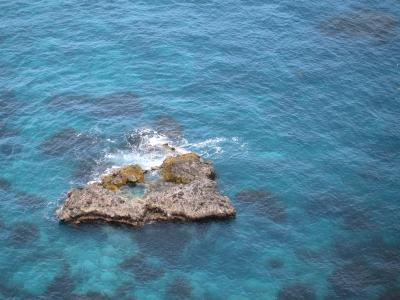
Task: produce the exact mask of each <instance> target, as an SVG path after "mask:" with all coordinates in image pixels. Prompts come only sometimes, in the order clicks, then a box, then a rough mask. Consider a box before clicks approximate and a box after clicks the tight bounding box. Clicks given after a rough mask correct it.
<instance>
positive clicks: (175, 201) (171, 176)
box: [57, 153, 236, 226]
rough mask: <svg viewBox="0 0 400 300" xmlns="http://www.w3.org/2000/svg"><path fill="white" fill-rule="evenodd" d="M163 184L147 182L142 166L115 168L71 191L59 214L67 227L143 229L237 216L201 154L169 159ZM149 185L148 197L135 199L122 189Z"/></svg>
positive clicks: (210, 165) (147, 188)
mask: <svg viewBox="0 0 400 300" xmlns="http://www.w3.org/2000/svg"><path fill="white" fill-rule="evenodd" d="M159 172H160V175H161V176H160V179H158V180H152V181H150V182H146V181H145V179H144V171H143V170H142V169H141V168H140V167H139V166H138V165H130V166H124V167H122V168H119V169H114V170H112V172H111V173H110V174H106V175H104V176H102V177H101V182H96V183H89V184H87V185H86V186H84V187H81V188H74V189H72V190H71V191H69V192H68V194H67V197H66V199H65V202H64V204H63V205H62V206H61V207H60V208H59V209H58V210H57V216H58V218H59V219H60V220H61V221H63V222H70V223H75V224H79V223H82V222H90V221H105V222H113V223H122V224H129V225H133V226H141V225H144V224H145V223H148V222H154V221H163V222H165V221H197V220H202V219H220V218H229V217H233V216H235V214H236V210H235V208H234V207H233V206H232V204H231V202H230V200H229V198H228V197H226V196H222V195H221V194H220V193H219V191H218V187H217V183H216V182H215V171H214V167H213V165H212V163H211V162H209V161H205V160H203V159H202V158H201V157H200V156H199V155H197V154H195V153H187V154H183V155H177V156H174V157H167V158H166V159H165V160H164V162H163V164H162V165H161V167H160V170H159ZM143 182H144V187H145V191H144V195H143V196H142V197H133V196H132V195H130V194H129V193H126V192H125V191H124V190H123V189H121V187H123V186H124V185H127V184H129V185H132V184H136V183H143Z"/></svg>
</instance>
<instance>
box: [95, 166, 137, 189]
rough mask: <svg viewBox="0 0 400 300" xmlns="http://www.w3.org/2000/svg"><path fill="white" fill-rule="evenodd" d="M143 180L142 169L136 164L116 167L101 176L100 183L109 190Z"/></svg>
mask: <svg viewBox="0 0 400 300" xmlns="http://www.w3.org/2000/svg"><path fill="white" fill-rule="evenodd" d="M143 181H144V171H143V170H142V168H141V167H140V166H138V165H129V166H124V167H122V168H117V169H114V170H112V171H111V173H110V174H107V175H103V176H102V177H101V184H102V185H103V187H105V188H106V189H108V190H110V191H116V190H118V189H119V188H120V187H121V186H123V185H126V184H128V183H130V184H135V183H138V182H143Z"/></svg>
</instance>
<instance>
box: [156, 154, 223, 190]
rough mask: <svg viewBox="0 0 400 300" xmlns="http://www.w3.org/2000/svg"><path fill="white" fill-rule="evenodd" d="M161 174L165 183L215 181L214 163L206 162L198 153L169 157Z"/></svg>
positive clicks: (162, 166)
mask: <svg viewBox="0 0 400 300" xmlns="http://www.w3.org/2000/svg"><path fill="white" fill-rule="evenodd" d="M160 174H161V175H162V177H163V178H164V180H165V181H169V182H174V183H190V182H192V181H193V180H195V179H199V178H209V179H212V180H213V179H215V171H214V167H213V165H212V163H211V162H207V161H204V160H203V159H202V158H201V157H200V156H199V155H197V154H196V153H186V154H183V155H179V156H171V157H167V158H166V159H165V160H164V162H163V163H162V165H161V168H160Z"/></svg>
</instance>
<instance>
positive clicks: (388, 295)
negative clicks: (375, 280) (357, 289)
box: [378, 287, 400, 300]
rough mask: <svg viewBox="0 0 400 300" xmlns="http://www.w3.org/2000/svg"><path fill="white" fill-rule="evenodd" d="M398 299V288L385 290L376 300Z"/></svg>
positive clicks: (399, 291)
mask: <svg viewBox="0 0 400 300" xmlns="http://www.w3.org/2000/svg"><path fill="white" fill-rule="evenodd" d="M399 299H400V287H390V288H387V289H386V290H385V291H384V292H383V293H382V295H380V297H379V298H378V300H399Z"/></svg>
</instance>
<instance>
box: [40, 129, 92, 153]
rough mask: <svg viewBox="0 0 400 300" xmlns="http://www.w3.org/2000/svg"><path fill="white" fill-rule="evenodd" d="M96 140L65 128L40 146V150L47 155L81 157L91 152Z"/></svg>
mask: <svg viewBox="0 0 400 300" xmlns="http://www.w3.org/2000/svg"><path fill="white" fill-rule="evenodd" d="M97 144H98V140H97V139H96V138H94V137H92V136H90V135H88V134H86V133H81V132H79V131H78V130H76V129H74V128H65V129H62V130H61V131H59V132H57V133H55V134H53V135H51V136H50V137H49V138H47V139H46V140H44V141H43V142H42V144H41V150H42V152H43V153H44V154H47V155H57V156H58V155H63V154H76V155H81V154H83V153H87V152H90V151H92V150H93V147H95V146H96V145H97Z"/></svg>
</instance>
